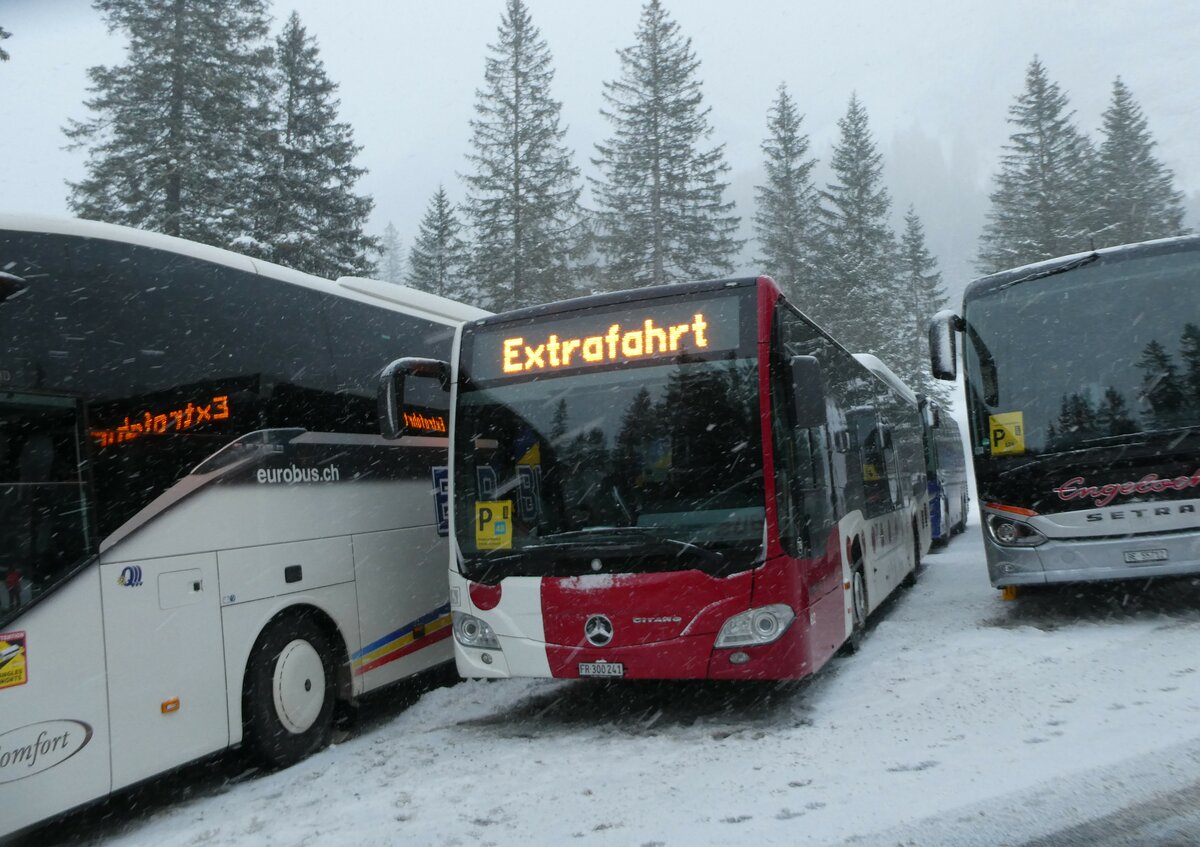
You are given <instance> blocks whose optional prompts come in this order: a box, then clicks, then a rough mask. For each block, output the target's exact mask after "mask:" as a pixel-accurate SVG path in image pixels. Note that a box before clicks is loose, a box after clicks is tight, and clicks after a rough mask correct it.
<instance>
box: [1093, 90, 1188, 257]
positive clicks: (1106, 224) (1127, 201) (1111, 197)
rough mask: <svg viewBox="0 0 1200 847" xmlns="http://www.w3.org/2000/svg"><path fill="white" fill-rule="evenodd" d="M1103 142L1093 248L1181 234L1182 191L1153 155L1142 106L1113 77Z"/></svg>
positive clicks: (1098, 160)
mask: <svg viewBox="0 0 1200 847" xmlns="http://www.w3.org/2000/svg"><path fill="white" fill-rule="evenodd" d="M1103 120H1104V123H1103V126H1102V128H1101V134H1102V136H1103V141H1101V143H1100V149H1099V151H1098V153H1097V156H1096V165H1095V169H1094V179H1095V186H1096V188H1095V191H1096V196H1097V197H1098V201H1097V206H1098V210H1097V214H1098V220H1097V221H1096V225H1095V230H1096V237H1095V243H1096V246H1097V247H1105V246H1109V245H1112V244H1128V243H1131V242H1134V241H1146V240H1149V239H1151V238H1163V237H1166V236H1169V235H1179V234H1180V233H1182V232H1184V231H1186V227H1185V226H1184V223H1183V218H1184V207H1183V192H1182V191H1179V190H1177V189H1176V188H1175V185H1174V181H1175V177H1174V174H1172V173H1171V171H1170V170H1169V169H1167V168H1166V167H1165V166H1163V164H1162V163H1161V162H1160V161H1159V160H1158V159H1157V158H1155V156H1154V144H1155V142H1154V139H1153V138H1151V136H1150V130H1149V129H1148V128H1147V122H1146V117H1145V115H1143V114H1142V108H1141V106H1139V105H1138V104H1137V102H1136V101H1135V100H1134V99H1133V95H1132V94H1131V93H1130V91H1129V89H1128V88H1127V87H1126V86H1125V83H1123V82H1121V78H1120V77H1117V79H1116V81H1115V82H1114V83H1113V96H1112V102H1111V104H1110V105H1109V107H1108V109H1107V110H1106V111H1105V113H1104V119H1103Z"/></svg>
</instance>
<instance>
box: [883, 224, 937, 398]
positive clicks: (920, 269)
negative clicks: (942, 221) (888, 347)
mask: <svg viewBox="0 0 1200 847" xmlns="http://www.w3.org/2000/svg"><path fill="white" fill-rule="evenodd" d="M897 262H898V267H897V282H898V288H897V296H898V297H899V298H900V300H901V302H902V303H903V304H904V305H903V306H901V307H900V308H898V309H897V314H901V315H902V314H907V315H908V316H909V323H908V326H907V327H904V326H901V325H899V323H897V326H896V331H897V334H898V335H899V336H900V337H899V338H898V339H897V347H898V349H897V351H896V353H895V354H894V358H893V360H892V362H891V363H889V364H890V366H891V368H892V369H893V370H894V371H896V373H897V374H898V375H899V376H900V378H901V379H903V380H904V381H905V382H906V383H907V384H908V386H909V387H910V388H912V390H913V391H915V392H916V393H918V394H921V395H924V396H925V397H929V398H931V399H933V400H935V401H937V403H938V405H940V406H941V407H942V408H943V409H948V408H950V401H951V386H950V383H948V382H944V381H942V380H940V379H934V378H933V374H932V372H931V371H930V368H929V323H930V321H932V320H933V316H934V315H936V314H937V313H938V312H939V311H941V310H942V309H944V308H946V307H947V306H948V305H949V303H950V298H949V296H947V294H946V287H945V286H944V285H943V284H942V274H941V272H940V271H938V266H937V259H935V258H934V256H933V254H932V253H930V252H929V248H928V247H927V246H926V244H925V227H924V225H923V224H922V223H921V219H920V218H919V217H918V216H917V213H916V212H915V211H914V210H913V208H912V207H911V206H910V207H909V208H908V212H907V213H906V214H905V215H904V232H903V233H902V234H901V236H900V249H899V252H898V254H897ZM906 296H907V302H905V298H906ZM905 335H907V338H905V337H904V336H905Z"/></svg>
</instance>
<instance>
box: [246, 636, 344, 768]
mask: <svg viewBox="0 0 1200 847" xmlns="http://www.w3.org/2000/svg"><path fill="white" fill-rule="evenodd" d="M334 690H335V689H334V667H333V661H332V659H330V646H329V639H328V638H327V637H326V635H325V633H324V632H323V631H322V630H321V627H319V626H318V625H317V623H316V621H314V620H313V618H312V616H311V615H305V614H300V615H289V616H287V617H284V618H280V619H277V620H276V621H274V622H273V623H271V624H270V625H269V626H268V627H267V628H266V629H265V630H264V631H263V633H262V635H260V636H259V637H258V641H257V642H256V643H255V645H254V652H253V653H251V655H250V662H249V665H248V666H247V668H246V687H245V694H244V699H243V702H242V713H243V714H244V715H245V721H246V733H245V735H246V737H245V744H246V747H247V749H248V750H249V751H250V752H251V754H252V755H253V756H254V757H255V758H257V759H259V760H260V761H261V762H263V763H264V764H266V765H268V766H270V767H275V768H285V767H288V766H289V765H293V764H295V763H296V762H298V761H300V760H301V759H303V758H304V757H305V756H308V755H309V754H311V753H315V752H316V751H317V750H320V749H321V748H322V747H324V746H325V745H326V744H328V743H329V739H330V736H331V733H332V729H333V706H334Z"/></svg>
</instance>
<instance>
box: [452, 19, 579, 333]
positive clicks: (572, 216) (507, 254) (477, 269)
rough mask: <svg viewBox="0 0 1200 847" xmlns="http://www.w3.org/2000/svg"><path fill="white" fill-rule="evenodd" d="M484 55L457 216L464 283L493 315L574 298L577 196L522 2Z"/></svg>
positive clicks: (542, 59)
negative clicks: (468, 269)
mask: <svg viewBox="0 0 1200 847" xmlns="http://www.w3.org/2000/svg"><path fill="white" fill-rule="evenodd" d="M488 50H489V51H490V53H491V55H490V56H488V58H487V62H486V66H485V70H484V87H483V88H482V89H480V90H478V91H477V92H476V95H475V96H476V101H475V114H476V117H475V118H474V119H473V120H472V121H471V129H472V130H473V136H472V140H471V144H472V148H473V149H474V152H473V153H472V154H471V155H470V156H469V157H468V158H469V160H470V162H471V164H472V165H473V167H474V172H473V173H472V174H471V175H469V176H467V177H466V181H467V185H468V196H467V201H466V211H467V215H468V219H469V221H470V223H471V225H472V229H473V232H474V256H473V262H472V268H473V274H472V275H473V276H474V278H475V280H476V281H477V283H478V284H479V286H480V288H481V292H482V296H483V298H484V300H485V301H486V304H487V306H488V307H489V308H492V309H496V310H500V309H511V308H515V307H519V306H528V305H531V304H534V303H542V302H546V301H549V300H556V299H561V298H562V297H566V296H570V295H572V294H574V293H575V283H574V279H573V275H574V267H573V263H574V261H575V260H576V259H577V258H578V257H579V255H580V251H581V249H582V247H583V244H582V242H581V238H582V227H581V225H580V219H581V211H580V209H579V194H580V191H581V187H580V184H579V169H578V168H576V167H575V166H574V165H572V164H571V152H570V151H569V150H568V149H567V148H566V147H565V146H564V145H563V137H564V136H565V134H566V128H565V127H562V126H561V125H560V123H559V117H560V112H561V109H562V106H561V104H560V103H559V102H558V101H557V100H554V99H553V98H552V97H551V96H550V85H551V83H552V82H553V80H554V70H553V68H552V67H551V56H550V48H549V47H548V46H547V44H546V42H545V41H544V40H543V39H542V36H541V32H540V31H539V30H538V28H537V27H536V26H534V24H533V20H532V18H531V17H530V15H529V12H528V10H527V9H526V7H525V4H524V2H523V0H508V2H507V5H506V7H505V12H504V14H503V16H502V18H501V21H500V28H499V31H498V36H497V41H496V43H495V44H491V45H489V46H488Z"/></svg>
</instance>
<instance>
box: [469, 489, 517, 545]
mask: <svg viewBox="0 0 1200 847" xmlns="http://www.w3.org/2000/svg"><path fill="white" fill-rule="evenodd" d="M512 513H513V503H512V500H480V501H478V502H476V504H475V547H476V549H479V550H511V549H512V531H513V525H512Z"/></svg>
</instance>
